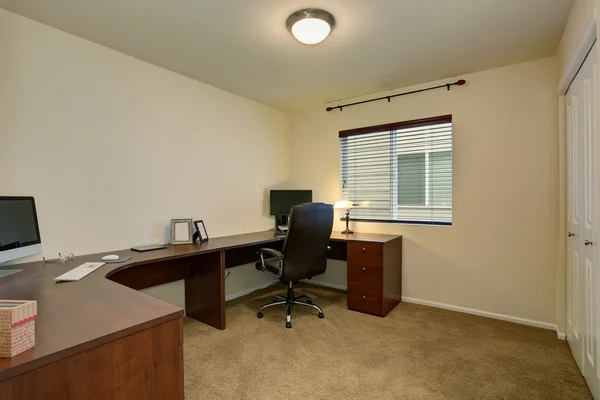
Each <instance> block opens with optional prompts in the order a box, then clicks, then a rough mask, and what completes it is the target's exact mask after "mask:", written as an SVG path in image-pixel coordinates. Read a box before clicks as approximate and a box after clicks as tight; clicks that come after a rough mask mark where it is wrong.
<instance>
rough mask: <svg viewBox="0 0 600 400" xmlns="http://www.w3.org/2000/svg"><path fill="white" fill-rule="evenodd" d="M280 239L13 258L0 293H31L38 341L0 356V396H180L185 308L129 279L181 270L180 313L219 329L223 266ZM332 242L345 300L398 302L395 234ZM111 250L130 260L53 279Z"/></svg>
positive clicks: (365, 307)
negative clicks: (342, 267)
mask: <svg viewBox="0 0 600 400" xmlns="http://www.w3.org/2000/svg"><path fill="white" fill-rule="evenodd" d="M282 245H283V240H282V239H278V238H275V237H273V232H271V231H267V232H257V233H250V234H243V235H234V236H226V237H221V238H213V239H210V241H209V242H206V243H202V244H193V245H182V246H176V247H170V246H169V247H168V248H167V249H164V250H158V251H151V252H147V253H137V252H133V251H130V250H122V251H111V252H105V253H102V254H95V255H86V256H77V258H76V259H75V260H74V261H70V262H67V263H65V264H44V263H43V262H35V263H29V264H21V265H19V268H23V269H24V271H23V272H20V273H18V274H13V275H10V276H8V277H5V278H2V279H0V298H4V299H23V300H37V301H38V319H37V320H36V346H35V347H34V348H33V349H30V350H28V351H26V352H24V353H22V354H20V355H18V356H16V357H13V358H0V400H8V399H37V398H44V399H59V398H60V399H63V398H82V399H109V398H115V399H130V398H143V399H167V398H168V399H183V351H182V345H183V332H182V324H183V310H182V309H180V308H179V307H176V306H173V305H170V304H167V303H165V302H163V301H161V300H158V299H155V298H153V297H150V296H148V295H146V294H144V293H141V292H138V291H136V290H131V289H143V288H147V287H150V286H156V285H159V284H163V283H167V282H172V281H175V280H179V279H185V302H186V314H187V316H189V317H191V318H194V319H197V320H199V321H202V322H205V323H207V324H209V325H211V326H214V327H216V328H218V329H225V269H226V268H230V267H234V266H237V265H241V264H246V263H249V262H253V261H256V255H255V252H256V250H257V249H258V248H260V247H272V248H275V249H280V248H281V247H282ZM331 247H332V250H331V252H330V255H329V257H330V258H335V259H341V260H348V267H349V268H348V307H349V308H350V309H354V310H357V311H362V312H368V313H372V314H376V315H380V316H385V315H386V314H387V313H388V312H389V311H390V310H391V309H392V308H393V307H394V306H395V305H396V304H398V302H400V298H401V258H402V257H401V251H402V238H401V237H400V236H391V235H372V234H354V235H342V234H340V233H338V232H334V233H333V234H332V236H331ZM108 253H110V254H118V255H120V256H131V260H129V261H127V262H125V263H120V264H105V265H104V266H103V267H102V268H101V269H99V270H98V271H96V272H94V273H92V274H90V275H88V276H87V277H86V278H84V279H83V280H81V281H79V282H68V283H58V284H57V283H55V282H54V278H55V277H57V276H58V275H60V274H62V273H64V272H66V271H68V270H70V269H72V268H74V267H76V266H78V265H80V264H82V263H83V262H85V261H99V260H100V258H101V256H102V255H104V254H108ZM363 268H364V269H363ZM360 273H362V274H364V275H363V276H360ZM107 278H108V279H107Z"/></svg>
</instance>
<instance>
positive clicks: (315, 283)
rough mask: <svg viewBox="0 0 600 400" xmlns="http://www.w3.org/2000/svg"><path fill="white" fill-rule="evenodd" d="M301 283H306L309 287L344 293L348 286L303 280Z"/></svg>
mask: <svg viewBox="0 0 600 400" xmlns="http://www.w3.org/2000/svg"><path fill="white" fill-rule="evenodd" d="M301 282H304V283H308V284H310V285H317V286H324V287H328V288H332V289H337V290H343V291H344V292H347V291H348V286H346V285H337V284H335V283H329V282H319V281H313V280H311V279H303V280H302V281H301Z"/></svg>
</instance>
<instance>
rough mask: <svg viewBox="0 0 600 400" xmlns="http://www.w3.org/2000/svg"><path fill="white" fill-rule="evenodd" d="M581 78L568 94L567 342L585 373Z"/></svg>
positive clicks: (574, 83) (578, 77)
mask: <svg viewBox="0 0 600 400" xmlns="http://www.w3.org/2000/svg"><path fill="white" fill-rule="evenodd" d="M582 87H583V86H582V84H581V75H578V76H577V77H576V78H575V80H574V81H573V83H572V84H571V87H570V88H569V91H568V93H567V101H566V104H567V179H568V191H569V193H568V199H567V205H568V211H567V227H568V230H569V232H568V237H569V238H568V240H567V341H568V343H569V345H570V347H571V352H572V353H573V357H574V358H575V361H576V362H577V365H578V366H579V369H581V370H582V371H583V340H582V333H581V331H582V321H581V309H582V306H583V296H582V295H583V290H582V287H583V277H582V270H583V268H582V262H583V257H582V251H583V249H582V248H583V241H582V240H581V239H582V237H583V235H582V233H583V228H582V219H583V216H582V214H583V213H582V203H583V195H582V187H583V179H582V174H581V170H582V169H583V168H582V164H583V159H582V158H581V157H580V156H579V155H580V154H581V153H582V150H583V143H582V135H581V131H580V130H581V121H582V115H583V113H582V112H581V106H580V103H581V91H582Z"/></svg>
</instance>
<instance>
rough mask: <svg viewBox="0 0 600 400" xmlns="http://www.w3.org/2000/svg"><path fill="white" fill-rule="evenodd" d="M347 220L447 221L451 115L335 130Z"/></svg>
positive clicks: (436, 223) (445, 223) (448, 216)
mask: <svg viewBox="0 0 600 400" xmlns="http://www.w3.org/2000/svg"><path fill="white" fill-rule="evenodd" d="M339 136H340V171H341V174H340V177H341V184H342V188H343V189H342V190H343V192H344V193H342V196H343V198H346V199H348V200H350V201H352V202H353V203H354V209H353V210H352V212H351V213H350V216H351V219H353V220H368V221H384V222H399V223H417V224H433V225H452V116H451V115H445V116H441V117H434V118H427V119H421V120H415V121H406V122H398V123H395V124H387V125H379V126H373V127H368V128H359V129H352V130H348V131H341V132H340V134H339Z"/></svg>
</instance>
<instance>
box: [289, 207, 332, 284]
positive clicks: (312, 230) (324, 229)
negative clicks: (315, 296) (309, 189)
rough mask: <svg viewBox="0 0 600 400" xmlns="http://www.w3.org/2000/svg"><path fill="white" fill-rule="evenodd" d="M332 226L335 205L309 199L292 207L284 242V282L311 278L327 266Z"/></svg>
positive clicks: (323, 270)
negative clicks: (305, 202) (306, 202)
mask: <svg viewBox="0 0 600 400" xmlns="http://www.w3.org/2000/svg"><path fill="white" fill-rule="evenodd" d="M332 229H333V206H332V205H331V204H325V203H308V204H302V205H298V206H294V207H292V211H291V212H290V218H289V221H288V233H287V236H286V238H285V243H284V244H283V251H282V253H283V254H284V256H285V258H284V259H283V271H282V275H281V278H280V280H281V282H283V283H287V282H290V281H297V280H300V279H307V278H312V277H313V276H316V275H320V274H322V273H323V272H325V269H327V246H328V245H329V238H330V237H331V230H332Z"/></svg>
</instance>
